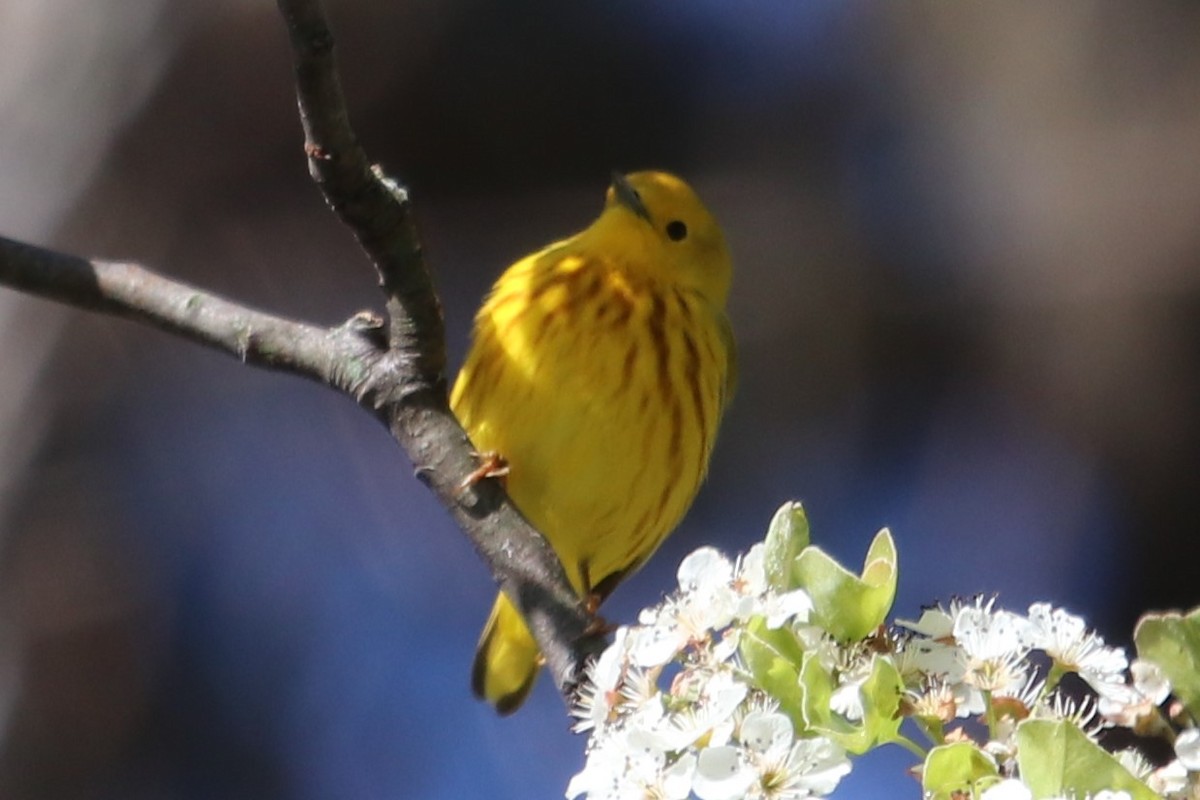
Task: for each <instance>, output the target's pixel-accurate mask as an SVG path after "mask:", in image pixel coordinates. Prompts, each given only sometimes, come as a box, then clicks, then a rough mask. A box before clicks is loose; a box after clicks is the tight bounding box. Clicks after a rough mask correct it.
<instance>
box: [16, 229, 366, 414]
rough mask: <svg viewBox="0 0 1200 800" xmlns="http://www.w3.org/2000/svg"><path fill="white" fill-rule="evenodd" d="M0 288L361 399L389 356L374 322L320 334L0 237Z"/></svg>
mask: <svg viewBox="0 0 1200 800" xmlns="http://www.w3.org/2000/svg"><path fill="white" fill-rule="evenodd" d="M0 284H4V285H7V286H11V287H12V288H14V289H20V290H22V291H25V292H28V293H30V294H34V295H38V296H40V297H44V298H47V299H49V300H56V301H58V302H60V303H66V304H68V305H73V306H77V307H79V308H84V309H88V310H90V311H99V312H102V313H106V314H112V315H114V316H119V317H125V318H127V319H133V320H136V321H138V322H144V323H146V324H148V325H152V326H154V327H156V328H159V329H160V330H164V331H166V332H168V333H173V334H175V335H177V336H182V337H184V338H186V339H191V340H192V341H194V342H199V343H200V344H203V345H207V346H209V347H212V348H214V349H216V350H221V351H224V352H226V353H229V354H231V355H233V356H236V357H237V358H238V359H240V360H241V361H242V362H243V363H246V364H251V365H254V366H259V367H266V368H268V369H275V370H279V371H281V372H290V373H293V374H296V375H301V376H304V377H306V378H311V379H313V380H316V381H320V382H321V383H324V384H327V385H329V386H332V387H334V388H336V389H339V390H340V391H342V392H345V393H346V394H349V395H351V396H354V397H359V396H360V395H362V394H363V392H364V391H365V388H366V386H367V385H368V384H366V383H365V382H364V378H365V377H366V376H369V375H370V374H371V372H372V370H373V369H374V365H375V364H376V363H378V361H379V360H380V358H382V357H383V355H384V353H385V349H384V347H383V343H382V341H381V336H380V331H379V329H380V328H381V327H382V322H380V321H379V319H378V318H375V319H372V318H371V315H369V314H359V315H356V316H355V317H352V318H351V319H350V320H349V321H348V322H347V323H346V324H345V325H343V326H341V327H338V328H320V327H317V326H314V325H308V324H305V323H302V322H295V321H293V320H289V319H285V318H283V317H277V316H274V315H272V314H266V313H264V312H261V311H256V310H254V309H251V308H248V307H246V306H243V305H239V304H237V303H233V302H230V301H229V300H226V299H224V298H222V297H219V296H218V295H215V294H212V293H211V292H206V291H204V290H202V289H197V288H196V287H194V286H189V285H188V284H186V283H180V282H178V281H172V280H170V279H168V278H165V277H163V276H161V275H157V274H155V273H153V272H150V271H149V270H146V269H143V268H142V267H140V266H138V265H137V264H129V263H121V262H112V261H89V260H87V259H84V258H80V257H78V256H72V255H66V254H64V253H57V252H54V251H52V250H45V249H42V248H40V247H34V246H32V245H28V244H23V243H21V242H15V241H12V240H11V239H5V238H3V237H0Z"/></svg>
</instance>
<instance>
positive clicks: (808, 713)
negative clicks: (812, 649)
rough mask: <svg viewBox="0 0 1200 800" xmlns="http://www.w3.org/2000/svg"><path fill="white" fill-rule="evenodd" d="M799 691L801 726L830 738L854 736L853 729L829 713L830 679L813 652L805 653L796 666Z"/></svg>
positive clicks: (830, 708)
mask: <svg viewBox="0 0 1200 800" xmlns="http://www.w3.org/2000/svg"><path fill="white" fill-rule="evenodd" d="M799 685H800V692H801V699H802V701H803V709H804V717H803V720H802V722H803V725H804V727H805V728H806V729H808V730H814V731H819V732H821V733H825V734H828V735H829V736H831V737H837V738H841V737H849V736H853V735H854V727H853V726H852V725H850V724H849V723H848V722H846V720H844V719H842V718H841V717H839V716H838V715H836V714H834V713H833V708H832V707H831V704H830V700H831V699H832V697H833V689H834V682H833V676H832V675H830V674H829V671H828V670H827V669H825V667H824V666H822V665H821V659H820V658H818V657H817V654H816V653H806V654H805V656H804V659H803V661H802V662H801V664H800V680H799Z"/></svg>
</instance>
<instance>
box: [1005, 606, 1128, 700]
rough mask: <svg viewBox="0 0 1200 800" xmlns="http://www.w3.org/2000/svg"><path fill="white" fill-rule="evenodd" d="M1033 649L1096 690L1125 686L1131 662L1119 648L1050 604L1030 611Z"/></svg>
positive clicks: (1029, 625)
mask: <svg viewBox="0 0 1200 800" xmlns="http://www.w3.org/2000/svg"><path fill="white" fill-rule="evenodd" d="M1027 632H1028V636H1029V643H1030V646H1032V647H1034V648H1036V649H1038V650H1043V651H1045V652H1046V654H1047V655H1049V656H1050V657H1051V658H1053V659H1054V661H1055V662H1056V663H1057V664H1058V665H1059V666H1060V667H1062V668H1063V669H1066V670H1069V671H1071V672H1077V673H1078V674H1079V677H1081V678H1083V679H1084V680H1085V681H1087V682H1088V683H1089V684H1090V685H1091V686H1092V687H1093V688H1098V686H1100V685H1114V684H1120V683H1124V674H1125V669H1126V667H1128V666H1129V661H1128V659H1127V658H1126V657H1125V651H1124V650H1122V649H1121V648H1119V647H1108V646H1106V645H1105V644H1104V639H1102V638H1100V636H1098V635H1097V634H1096V633H1094V632H1092V631H1089V630H1088V629H1087V625H1086V624H1085V623H1084V621H1083V619H1082V618H1080V617H1077V616H1075V615H1074V614H1069V613H1067V612H1066V611H1064V610H1063V609H1061V608H1052V607H1051V606H1050V604H1049V603H1034V604H1033V605H1031V606H1030V607H1029V623H1028V626H1027Z"/></svg>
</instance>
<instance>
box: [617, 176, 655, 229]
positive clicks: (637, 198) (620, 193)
mask: <svg viewBox="0 0 1200 800" xmlns="http://www.w3.org/2000/svg"><path fill="white" fill-rule="evenodd" d="M612 189H613V195H614V196H615V197H616V198H617V202H618V203H620V204H621V205H623V206H625V207H626V208H628V209H629V210H630V211H632V212H633V213H634V214H637V215H638V216H639V217H641V218H642V219H644V220H646V221H647V222H649V221H650V212H649V211H647V210H646V204H645V203H643V202H642V197H641V195H639V194H638V193H637V189H634V188H633V186H632V185H631V184H630V183H629V179H628V178H626V177H625V176H624V175H622V174H621V173H619V172H614V173H613V176H612Z"/></svg>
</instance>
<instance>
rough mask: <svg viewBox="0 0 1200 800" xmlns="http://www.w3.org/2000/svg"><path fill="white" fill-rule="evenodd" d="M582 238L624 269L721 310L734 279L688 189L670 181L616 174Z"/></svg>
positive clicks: (709, 219)
mask: <svg viewBox="0 0 1200 800" xmlns="http://www.w3.org/2000/svg"><path fill="white" fill-rule="evenodd" d="M586 235H587V236H588V238H589V239H590V240H591V241H592V242H593V243H594V246H596V247H598V248H601V249H603V250H604V251H605V252H606V253H608V254H611V255H612V256H613V257H614V259H616V260H619V261H620V262H622V263H623V264H624V265H625V268H627V269H630V270H635V271H645V272H646V273H647V274H648V275H649V276H651V277H653V278H655V279H656V280H660V281H664V282H667V283H674V284H678V285H680V286H684V287H687V288H692V289H696V290H697V291H699V292H700V293H701V294H702V295H704V297H706V298H707V299H708V300H709V302H711V303H713V305H714V306H716V307H717V308H723V307H724V305H725V299H726V297H728V295H729V283H730V279H731V277H732V263H731V261H730V258H729V251H728V249H726V247H725V237H724V235H723V234H722V233H721V228H720V226H719V225H717V221H716V220H715V219H713V216H712V214H710V213H709V211H708V209H707V208H705V207H704V204H703V203H702V202H700V198H699V197H697V196H696V193H695V192H694V191H692V187H690V186H688V185H687V184H686V183H684V182H683V181H682V180H680V179H679V178H677V177H675V176H674V175H670V174H668V173H666V172H650V171H647V172H632V173H630V174H628V175H620V174H614V175H613V181H612V185H611V186H609V188H608V194H607V196H606V197H605V203H604V211H603V212H601V214H600V217H599V218H598V219H597V220H596V221H595V222H594V223H593V224H592V226H591V227H590V228H589V229H588V230H587V231H586Z"/></svg>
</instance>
